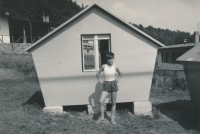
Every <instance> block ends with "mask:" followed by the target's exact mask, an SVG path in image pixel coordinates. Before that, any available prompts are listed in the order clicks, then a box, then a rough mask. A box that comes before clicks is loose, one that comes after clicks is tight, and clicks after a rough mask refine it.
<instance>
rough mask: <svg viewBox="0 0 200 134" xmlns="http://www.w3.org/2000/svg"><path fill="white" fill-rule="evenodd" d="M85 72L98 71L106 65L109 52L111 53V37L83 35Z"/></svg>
mask: <svg viewBox="0 0 200 134" xmlns="http://www.w3.org/2000/svg"><path fill="white" fill-rule="evenodd" d="M81 42H82V61H83V71H96V70H99V67H100V66H101V65H103V64H106V56H105V54H106V53H107V52H110V51H111V46H110V35H82V36H81Z"/></svg>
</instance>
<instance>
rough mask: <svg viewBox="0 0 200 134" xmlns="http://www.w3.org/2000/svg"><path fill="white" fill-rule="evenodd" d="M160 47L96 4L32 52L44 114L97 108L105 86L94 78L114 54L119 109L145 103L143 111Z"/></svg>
mask: <svg viewBox="0 0 200 134" xmlns="http://www.w3.org/2000/svg"><path fill="white" fill-rule="evenodd" d="M161 46H164V45H163V44H162V43H160V42H158V41H157V40H155V39H153V38H152V37H150V36H148V35H147V34H145V33H143V32H142V31H140V30H138V29H137V28H135V27H134V26H132V25H130V24H129V23H126V22H124V21H122V20H121V19H119V18H118V17H116V16H115V15H113V14H111V13H109V12H108V11H106V10H104V9H102V8H101V7H99V6H98V5H96V4H94V5H92V6H90V7H87V8H85V9H84V10H82V11H81V12H80V13H78V14H77V15H76V16H74V17H73V18H71V19H70V20H68V21H67V22H65V23H63V24H62V25H60V26H59V27H58V28H56V29H55V30H54V31H52V32H51V33H49V34H48V35H46V36H44V37H43V38H42V39H40V40H38V41H37V42H35V43H34V44H33V45H32V46H30V47H29V48H27V51H29V52H31V53H32V56H33V60H34V63H35V67H36V70H37V75H38V78H39V81H40V86H41V90H42V93H43V96H44V101H45V106H46V108H45V109H47V108H51V107H55V106H61V107H62V106H66V105H87V104H90V105H91V106H94V105H95V104H98V100H99V96H100V92H101V89H102V85H101V84H99V83H98V82H97V79H96V76H95V75H96V71H97V70H98V69H99V67H100V66H101V65H102V64H105V59H104V58H105V57H104V56H105V52H109V51H112V52H114V53H115V55H116V56H115V61H114V63H115V64H116V65H117V66H119V68H120V70H121V71H122V73H123V78H122V79H121V81H120V83H119V93H118V99H117V103H122V102H141V103H140V105H139V106H143V104H144V103H146V104H150V102H149V101H148V100H149V94H150V88H151V82H152V77H153V70H154V66H155V61H156V55H157V49H158V47H161ZM108 102H109V98H108V99H107V100H106V103H108ZM147 107H149V108H150V107H151V105H148V106H147ZM135 108H136V107H135ZM148 110H149V109H148ZM143 112H144V111H143ZM148 112H150V110H149V111H148Z"/></svg>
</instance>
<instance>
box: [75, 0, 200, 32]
mask: <svg viewBox="0 0 200 134" xmlns="http://www.w3.org/2000/svg"><path fill="white" fill-rule="evenodd" d="M73 1H75V0H73ZM76 3H77V4H78V5H80V6H81V5H82V3H83V4H84V6H86V5H92V4H94V3H96V4H98V5H99V6H101V7H102V8H104V9H106V10H107V11H109V12H111V13H112V14H114V15H115V16H117V17H119V18H120V19H122V20H125V21H126V22H131V23H134V24H142V25H143V26H144V27H147V26H150V25H151V26H153V27H155V28H162V29H169V30H179V31H184V32H190V33H191V34H192V33H194V31H200V0H76Z"/></svg>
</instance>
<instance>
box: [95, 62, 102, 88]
mask: <svg viewBox="0 0 200 134" xmlns="http://www.w3.org/2000/svg"><path fill="white" fill-rule="evenodd" d="M103 70H104V66H103V65H102V66H101V67H100V69H99V71H97V74H96V77H97V80H98V81H99V83H100V84H102V83H103V82H101V80H100V79H99V76H100V74H101V72H102V71H103Z"/></svg>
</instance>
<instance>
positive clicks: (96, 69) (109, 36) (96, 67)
mask: <svg viewBox="0 0 200 134" xmlns="http://www.w3.org/2000/svg"><path fill="white" fill-rule="evenodd" d="M103 35H105V36H108V38H102V37H100V38H98V36H103ZM84 36H93V39H94V49H95V50H94V56H95V58H94V60H95V61H94V62H95V67H94V69H88V70H87V69H85V61H84V50H83V49H84V47H83V40H84V39H83V37H84ZM95 36H97V43H98V40H108V41H109V49H110V50H109V51H110V52H111V50H112V47H111V34H110V33H105V34H81V35H80V41H81V60H82V72H96V71H98V70H99V60H96V59H97V55H98V54H99V51H97V53H96V49H98V45H97V46H95ZM85 40H86V39H85ZM96 47H97V48H96ZM97 64H98V65H97Z"/></svg>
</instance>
